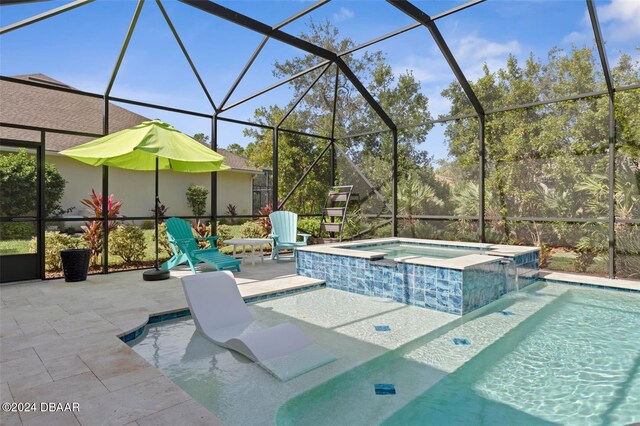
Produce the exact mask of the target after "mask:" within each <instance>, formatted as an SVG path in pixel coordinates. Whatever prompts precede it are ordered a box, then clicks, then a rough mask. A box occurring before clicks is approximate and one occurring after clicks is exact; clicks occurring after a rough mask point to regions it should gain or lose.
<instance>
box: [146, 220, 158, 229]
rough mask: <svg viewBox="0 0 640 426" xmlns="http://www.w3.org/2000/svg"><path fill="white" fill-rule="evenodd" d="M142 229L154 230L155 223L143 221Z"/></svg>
mask: <svg viewBox="0 0 640 426" xmlns="http://www.w3.org/2000/svg"><path fill="white" fill-rule="evenodd" d="M142 229H156V223H155V221H153V220H143V221H142ZM158 232H160V228H158Z"/></svg>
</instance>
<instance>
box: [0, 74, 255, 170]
mask: <svg viewBox="0 0 640 426" xmlns="http://www.w3.org/2000/svg"><path fill="white" fill-rule="evenodd" d="M13 78H17V79H21V80H27V81H31V82H35V83H41V84H48V85H52V86H59V87H64V88H70V89H73V87H71V86H69V85H67V84H65V83H63V82H61V81H58V80H55V79H53V78H51V77H49V76H47V75H44V74H27V75H17V76H14V77H13ZM0 99H2V104H3V107H2V108H0V121H1V122H4V123H12V124H22V125H25V126H33V127H42V128H49V129H60V130H70V131H75V132H86V133H95V134H101V133H102V107H103V101H102V99H100V98H94V97H89V96H82V95H77V94H73V93H66V92H62V91H58V90H48V89H46V88H43V87H37V86H30V85H25V84H19V83H14V82H10V81H6V80H0ZM149 120H150V119H149V118H147V117H145V116H142V115H140V114H136V113H135V112H132V111H129V110H128V109H125V108H122V107H120V106H118V105H115V104H113V103H110V104H109V131H110V132H111V133H113V132H117V131H119V130H123V129H127V128H129V127H132V126H135V125H137V124H140V123H142V122H143V121H149ZM0 137H2V138H6V139H15V140H26V141H33V142H40V132H37V131H31V130H23V129H13V128H8V127H0ZM91 139H93V138H91V137H84V136H74V135H64V134H59V133H52V132H47V134H46V150H47V151H53V152H58V151H62V150H63V149H67V148H71V147H73V146H76V145H80V144H82V143H85V142H88V141H90V140H91ZM218 152H219V153H220V154H221V155H223V156H225V157H226V164H227V165H229V166H230V167H231V168H232V169H234V170H242V171H249V172H256V173H259V172H260V170H259V168H258V167H257V166H256V165H255V164H253V163H252V162H251V160H249V159H248V158H244V157H241V156H239V155H235V154H232V153H231V152H229V151H227V150H225V149H218Z"/></svg>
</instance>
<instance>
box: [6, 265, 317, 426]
mask: <svg viewBox="0 0 640 426" xmlns="http://www.w3.org/2000/svg"><path fill="white" fill-rule="evenodd" d="M189 273H190V271H189V270H188V269H184V270H177V271H172V274H171V275H172V277H171V279H169V280H166V281H155V282H146V281H143V280H142V271H131V272H121V273H116V274H110V275H93V276H90V277H89V279H88V280H87V281H85V282H80V283H65V282H64V281H63V280H61V279H60V280H51V281H44V282H43V281H38V282H33V283H22V284H16V285H8V286H3V287H0V302H1V305H0V308H1V309H0V360H1V362H0V400H1V401H2V402H14V401H15V402H23V403H24V402H30V403H33V402H36V403H37V404H38V408H39V404H40V403H41V402H62V403H66V402H70V403H71V402H78V403H79V404H80V410H79V411H78V412H75V413H74V412H60V413H42V412H40V411H36V412H22V413H20V414H17V413H1V414H0V423H1V424H3V425H7V426H9V425H20V424H23V425H25V426H26V425H37V424H46V425H47V426H54V425H73V424H82V425H89V424H91V425H95V424H105V425H106V424H108V425H125V424H139V425H159V424H167V425H173V424H178V423H181V424H196V425H197V424H202V425H205V424H206V425H211V424H221V422H220V420H219V419H218V418H217V417H216V416H215V415H213V414H212V413H211V412H209V411H208V410H206V409H205V408H203V407H202V406H200V405H199V404H198V403H197V402H195V401H194V400H193V399H192V398H191V397H190V396H189V395H188V394H186V393H185V392H184V391H183V390H182V389H180V388H179V387H178V386H177V385H176V384H174V383H173V382H172V381H171V380H169V379H168V378H166V377H165V376H164V375H163V374H162V373H161V372H160V371H159V370H157V369H156V368H154V367H152V366H150V365H149V364H148V363H147V362H146V361H145V360H144V359H142V358H141V357H140V356H139V355H138V354H136V353H135V352H134V351H133V350H132V349H131V348H130V347H129V346H128V345H126V344H125V343H123V342H122V341H121V340H120V339H118V338H117V336H118V335H121V334H124V333H126V332H129V331H131V330H133V329H136V328H138V327H140V326H141V325H143V324H145V323H146V321H147V320H148V316H149V314H155V313H161V312H167V311H174V310H178V309H184V308H187V303H186V300H185V298H184V293H183V291H182V286H181V285H180V281H179V279H178V278H179V277H180V276H183V275H187V274H189ZM234 275H235V276H236V279H237V280H238V285H239V288H240V292H241V294H242V295H243V296H257V295H261V294H265V293H271V292H278V291H283V290H287V289H291V288H297V287H300V286H304V285H311V284H315V283H320V282H321V281H317V280H313V279H309V278H304V277H299V276H297V275H295V265H294V264H293V263H292V262H286V263H275V262H272V261H265V263H264V264H262V263H260V264H257V265H256V266H255V267H251V266H248V265H244V266H243V272H240V273H234Z"/></svg>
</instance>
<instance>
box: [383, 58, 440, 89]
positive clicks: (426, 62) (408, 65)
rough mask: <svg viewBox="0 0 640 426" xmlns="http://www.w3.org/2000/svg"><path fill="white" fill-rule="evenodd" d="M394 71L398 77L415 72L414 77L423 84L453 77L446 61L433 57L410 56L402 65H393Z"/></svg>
mask: <svg viewBox="0 0 640 426" xmlns="http://www.w3.org/2000/svg"><path fill="white" fill-rule="evenodd" d="M439 54H440V53H438V55H439ZM392 69H393V73H394V74H395V75H396V76H398V75H400V74H402V73H405V72H406V71H407V70H410V71H411V72H413V76H414V77H415V78H416V79H417V80H418V81H420V82H421V83H433V82H436V81H443V80H446V79H449V78H450V77H451V76H452V74H451V71H450V69H449V67H448V66H447V64H446V62H444V59H443V58H441V57H440V58H438V57H436V56H431V55H429V56H420V55H409V56H407V57H406V58H404V61H402V63H401V64H397V65H392Z"/></svg>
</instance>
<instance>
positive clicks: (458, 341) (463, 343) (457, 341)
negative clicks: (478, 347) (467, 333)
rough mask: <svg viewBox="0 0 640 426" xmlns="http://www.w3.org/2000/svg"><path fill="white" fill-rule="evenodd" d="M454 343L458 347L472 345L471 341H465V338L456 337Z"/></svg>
mask: <svg viewBox="0 0 640 426" xmlns="http://www.w3.org/2000/svg"><path fill="white" fill-rule="evenodd" d="M453 343H455V344H456V345H458V346H460V345H461V346H467V345H470V344H471V342H470V341H469V339H465V338H464V337H454V338H453Z"/></svg>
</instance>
